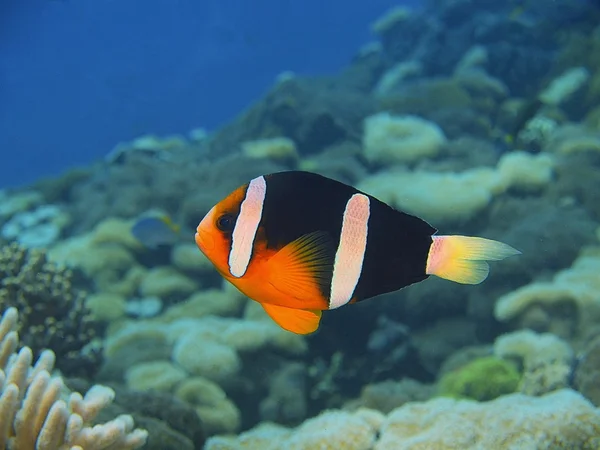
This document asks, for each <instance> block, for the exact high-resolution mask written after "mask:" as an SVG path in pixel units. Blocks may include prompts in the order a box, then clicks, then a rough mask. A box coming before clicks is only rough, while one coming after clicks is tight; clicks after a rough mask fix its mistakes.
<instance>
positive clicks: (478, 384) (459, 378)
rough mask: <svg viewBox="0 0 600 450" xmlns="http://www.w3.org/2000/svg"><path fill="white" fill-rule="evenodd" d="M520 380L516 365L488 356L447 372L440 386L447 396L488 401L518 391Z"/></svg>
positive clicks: (443, 393) (441, 391)
mask: <svg viewBox="0 0 600 450" xmlns="http://www.w3.org/2000/svg"><path fill="white" fill-rule="evenodd" d="M520 379H521V374H520V373H519V372H518V371H517V369H516V367H515V366H514V365H513V364H511V363H510V362H508V361H505V360H503V359H500V358H495V357H493V356H486V357H483V358H478V359H475V360H473V361H471V362H470V363H468V364H466V365H464V366H462V367H460V368H458V369H456V370H453V371H452V372H448V373H446V374H444V375H443V376H442V378H441V379H440V381H439V384H438V389H439V393H440V395H442V396H446V397H454V398H472V399H475V400H478V401H488V400H493V399H495V398H496V397H500V396H501V395H505V394H510V393H512V392H515V391H516V390H517V389H518V387H519V381H520Z"/></svg>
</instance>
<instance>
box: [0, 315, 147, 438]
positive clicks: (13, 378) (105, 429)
mask: <svg viewBox="0 0 600 450" xmlns="http://www.w3.org/2000/svg"><path fill="white" fill-rule="evenodd" d="M17 322H18V312H17V310H16V309H15V308H8V309H7V310H6V311H5V313H4V315H3V316H2V319H1V320H0V449H2V450H4V449H9V450H10V449H15V450H17V449H18V450H34V449H36V450H69V449H70V450H103V449H106V450H108V449H111V450H127V449H136V448H139V447H141V446H143V445H144V444H145V442H146V438H147V436H148V433H147V432H146V431H145V430H141V429H135V430H134V429H133V427H134V423H133V419H132V418H131V416H128V415H121V416H119V417H117V418H116V419H114V420H112V421H110V422H107V423H104V424H99V425H95V426H92V425H93V421H94V419H95V417H96V416H97V414H98V413H99V412H100V410H102V409H103V408H104V407H106V406H107V405H109V404H110V403H111V402H112V401H113V398H114V395H115V394H114V391H113V390H112V389H110V388H107V387H104V386H100V385H96V386H93V387H92V388H91V389H90V390H89V391H88V392H87V394H86V395H85V396H84V397H82V396H81V395H80V394H79V393H77V392H73V393H70V394H68V398H67V400H66V401H65V400H63V399H61V397H62V396H63V391H64V389H65V386H64V382H63V380H62V378H61V377H60V376H51V375H50V373H51V372H52V370H53V368H54V361H55V354H54V353H53V352H52V351H51V350H45V351H43V352H42V353H41V354H40V357H39V358H38V360H37V362H36V364H35V365H34V366H31V363H32V361H33V353H32V351H31V349H30V348H29V347H23V348H22V349H21V350H20V351H19V352H18V353H15V352H16V349H17V346H18V342H19V335H18V334H17V332H16V331H15V330H16V328H17Z"/></svg>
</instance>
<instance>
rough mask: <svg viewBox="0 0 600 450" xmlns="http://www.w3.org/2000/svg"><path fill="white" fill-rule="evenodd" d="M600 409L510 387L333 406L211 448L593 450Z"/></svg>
mask: <svg viewBox="0 0 600 450" xmlns="http://www.w3.org/2000/svg"><path fill="white" fill-rule="evenodd" d="M598 445H600V411H599V410H598V409H596V408H595V407H594V406H593V405H591V404H590V403H589V402H588V401H587V400H585V399H584V398H583V397H581V395H579V394H578V393H577V392H574V391H571V390H568V389H565V390H561V391H557V392H554V393H552V394H548V395H546V396H544V397H528V396H525V395H522V394H511V395H507V396H504V397H501V398H498V399H496V400H492V401H490V402H485V403H477V402H475V401H471V400H453V399H448V398H438V399H434V400H429V401H428V402H424V403H407V404H406V405H404V406H401V407H400V408H397V409H394V410H393V411H392V412H390V413H389V414H388V415H387V417H386V416H385V415H383V414H382V413H380V412H378V411H374V410H367V409H359V410H358V411H356V412H353V413H350V412H348V411H339V410H330V411H325V412H323V413H321V414H320V415H319V416H317V417H315V418H312V419H309V420H308V421H306V422H305V423H304V424H302V425H301V426H299V427H297V428H295V429H286V428H283V427H281V426H276V425H273V424H268V423H265V424H261V425H259V426H258V427H256V428H254V429H252V430H250V431H247V432H244V433H242V434H241V435H239V436H238V437H224V436H223V437H221V436H217V437H212V438H209V439H208V440H207V443H206V447H205V448H206V450H241V449H255V448H256V449H258V448H260V449H263V450H275V449H282V448H285V449H298V450H300V449H302V450H312V449H317V448H318V449H332V450H333V449H336V450H355V449H356V450H430V449H436V450H456V449H461V450H478V449H494V450H511V449H516V448H518V449H519V450H537V449H541V448H547V449H559V448H564V449H575V448H577V449H581V450H593V449H596V448H598Z"/></svg>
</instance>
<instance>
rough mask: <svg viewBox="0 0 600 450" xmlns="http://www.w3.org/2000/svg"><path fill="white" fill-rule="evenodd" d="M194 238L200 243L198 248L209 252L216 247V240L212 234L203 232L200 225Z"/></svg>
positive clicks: (197, 243)
mask: <svg viewBox="0 0 600 450" xmlns="http://www.w3.org/2000/svg"><path fill="white" fill-rule="evenodd" d="M194 239H195V240H196V245H198V248H199V249H200V250H202V252H207V251H210V250H212V249H213V248H215V240H214V239H213V238H212V236H211V235H210V234H208V233H202V232H201V230H200V227H198V231H196V235H195V236H194Z"/></svg>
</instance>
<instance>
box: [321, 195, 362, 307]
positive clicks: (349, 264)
mask: <svg viewBox="0 0 600 450" xmlns="http://www.w3.org/2000/svg"><path fill="white" fill-rule="evenodd" d="M370 214H371V212H370V201H369V197H367V196H366V195H364V194H354V195H353V196H352V197H351V198H350V200H348V203H346V209H345V210H344V218H343V221H342V231H341V233H340V245H339V246H338V248H337V251H336V253H335V262H334V265H333V278H332V279H331V296H330V299H329V309H335V308H339V307H340V306H343V305H345V304H346V303H348V302H349V301H350V300H351V299H352V294H353V293H354V289H356V285H357V284H358V280H359V278H360V274H361V272H362V265H363V260H364V258H365V251H366V249H367V235H368V232H369V216H370Z"/></svg>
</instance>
